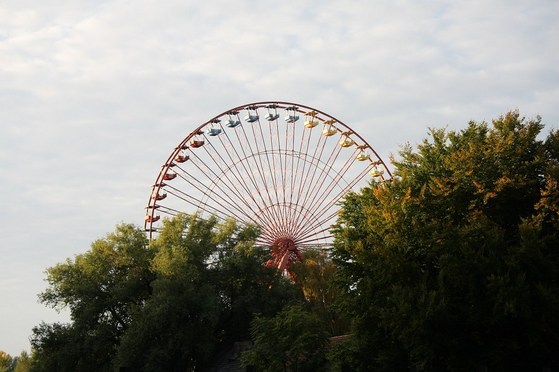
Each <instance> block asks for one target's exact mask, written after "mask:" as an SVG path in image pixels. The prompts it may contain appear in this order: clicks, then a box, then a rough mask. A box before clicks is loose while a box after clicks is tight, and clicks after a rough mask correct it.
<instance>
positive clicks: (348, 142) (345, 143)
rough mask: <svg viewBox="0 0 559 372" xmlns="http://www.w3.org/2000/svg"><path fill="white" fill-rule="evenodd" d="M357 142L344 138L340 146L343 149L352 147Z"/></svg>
mask: <svg viewBox="0 0 559 372" xmlns="http://www.w3.org/2000/svg"><path fill="white" fill-rule="evenodd" d="M354 143H355V142H354V141H353V140H352V139H351V138H349V137H348V136H345V137H344V138H342V140H341V141H340V146H342V147H349V146H352V145H353V144H354Z"/></svg>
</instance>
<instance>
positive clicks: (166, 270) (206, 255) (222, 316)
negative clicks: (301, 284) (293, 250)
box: [118, 215, 295, 371]
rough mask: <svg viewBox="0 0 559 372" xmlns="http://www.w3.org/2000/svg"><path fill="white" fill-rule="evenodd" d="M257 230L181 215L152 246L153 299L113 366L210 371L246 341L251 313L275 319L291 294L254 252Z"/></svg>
mask: <svg viewBox="0 0 559 372" xmlns="http://www.w3.org/2000/svg"><path fill="white" fill-rule="evenodd" d="M258 233H259V232H258V229H256V228H255V227H254V226H242V227H241V226H239V225H238V224H236V223H235V222H234V221H232V220H231V221H225V222H222V223H218V221H217V220H216V219H215V218H210V219H202V218H200V217H199V216H197V215H179V216H177V217H175V218H174V219H171V220H167V221H165V222H164V227H163V229H162V231H161V233H160V235H159V236H158V238H157V239H156V240H155V241H154V242H153V247H154V248H155V249H156V251H157V254H156V255H155V257H154V259H153V263H152V267H153V268H154V271H155V273H156V276H157V279H156V280H155V281H154V282H153V294H152V296H151V297H150V298H149V299H148V300H147V301H146V303H145V306H144V307H143V308H142V310H141V312H139V313H137V314H136V317H135V320H134V322H133V324H132V326H131V327H130V329H129V330H128V331H127V332H126V334H125V336H124V338H123V340H122V344H121V346H120V348H119V351H118V365H120V366H125V367H128V368H130V369H132V370H139V371H140V370H144V371H179V370H180V371H182V370H194V369H204V368H209V364H210V363H211V361H212V356H214V355H215V354H216V353H217V352H218V351H219V350H220V348H222V347H227V346H229V345H230V344H231V343H232V342H234V341H237V340H245V339H246V337H248V328H249V324H250V322H251V320H252V319H253V317H254V316H255V314H256V313H263V314H269V315H274V314H275V313H276V312H277V311H279V310H280V309H281V308H282V307H283V306H284V305H285V304H286V303H288V302H289V301H291V299H292V298H293V295H294V293H295V292H294V291H293V290H292V285H291V284H289V283H288V282H287V281H286V280H285V278H282V276H281V274H280V273H278V272H277V270H275V269H272V268H267V267H265V266H264V265H263V262H265V257H264V255H265V254H266V253H265V252H263V251H262V250H261V249H256V248H255V247H254V246H253V243H254V239H255V238H256V237H257V236H258Z"/></svg>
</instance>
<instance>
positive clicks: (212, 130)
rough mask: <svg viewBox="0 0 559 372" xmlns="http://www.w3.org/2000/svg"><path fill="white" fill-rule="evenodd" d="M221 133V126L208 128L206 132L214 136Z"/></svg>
mask: <svg viewBox="0 0 559 372" xmlns="http://www.w3.org/2000/svg"><path fill="white" fill-rule="evenodd" d="M220 133H221V129H219V128H208V130H207V131H206V134H207V135H208V136H212V137H214V136H217V135H218V134H220Z"/></svg>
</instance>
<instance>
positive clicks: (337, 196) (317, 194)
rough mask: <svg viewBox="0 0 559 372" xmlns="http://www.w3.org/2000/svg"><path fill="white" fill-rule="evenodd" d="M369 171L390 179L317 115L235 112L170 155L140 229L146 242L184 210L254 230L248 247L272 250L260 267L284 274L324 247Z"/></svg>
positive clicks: (339, 128)
mask: <svg viewBox="0 0 559 372" xmlns="http://www.w3.org/2000/svg"><path fill="white" fill-rule="evenodd" d="M266 113H267V115H266ZM247 114H248V115H247ZM245 115H247V116H246V117H245ZM241 117H242V118H243V120H241ZM299 119H301V120H300V121H299ZM317 126H322V129H321V127H318V128H317ZM355 140H358V142H360V145H356V144H355ZM348 147H351V149H349V150H353V151H348V150H346V149H345V148H348ZM342 148H344V149H343V150H342ZM371 158H374V159H375V161H374V162H373V161H372V160H371ZM358 160H359V161H367V162H366V163H362V162H357V161H358ZM373 167H374V169H375V172H373V171H372V170H371V169H372V168H373ZM369 171H370V172H371V175H372V176H379V178H378V179H379V180H380V181H381V182H382V181H384V180H385V178H384V177H383V176H382V173H380V174H378V173H377V171H379V172H383V171H384V172H386V174H387V175H388V177H391V175H390V172H389V171H388V169H387V168H386V165H385V163H384V162H383V161H382V160H381V159H380V158H379V157H378V154H377V153H376V152H375V150H374V149H373V148H372V147H370V146H369V145H368V144H367V143H366V141H365V140H364V139H363V138H362V137H361V136H359V135H358V134H356V133H355V132H353V131H352V130H351V129H350V128H349V127H348V126H347V125H345V124H343V123H342V122H340V121H339V120H337V119H336V118H334V117H332V116H330V115H328V114H326V113H324V112H321V111H318V110H315V109H312V108H310V107H308V106H304V105H295V104H292V103H288V102H279V101H276V102H257V103H253V104H249V105H243V106H238V107H236V108H233V109H231V110H229V111H225V112H224V113H222V114H220V115H217V116H215V117H214V118H213V119H211V120H209V121H207V122H205V123H203V124H201V125H199V126H198V127H196V129H195V130H194V131H192V132H191V133H190V134H189V135H188V136H187V137H185V138H184V139H183V140H182V141H181V142H180V144H179V146H178V147H175V148H174V150H173V151H172V152H171V155H170V156H169V158H168V159H167V161H166V162H165V163H164V165H163V166H162V168H161V171H160V173H159V175H158V177H157V179H156V182H155V183H154V185H153V186H152V187H151V194H150V198H149V200H148V203H147V207H146V217H145V222H144V227H145V230H146V232H148V233H149V237H150V239H151V238H152V237H153V236H155V234H159V233H160V232H159V231H160V227H161V224H162V221H160V217H161V216H175V215H177V214H180V213H185V212H186V213H190V212H191V211H193V212H196V213H198V212H199V213H201V215H202V216H204V217H205V216H207V215H213V216H215V217H216V218H218V219H227V218H235V219H237V220H238V221H239V222H240V223H243V224H256V225H258V226H259V227H260V234H259V236H258V237H257V238H256V240H255V243H256V244H257V245H259V246H265V247H268V248H270V249H271V255H272V258H271V260H270V261H268V263H267V264H268V265H270V264H275V265H276V266H277V267H279V268H280V269H282V270H283V269H287V270H289V265H290V263H292V262H293V261H296V260H300V259H301V254H300V251H301V250H302V249H305V248H307V247H320V248H321V249H327V248H329V247H331V245H332V241H333V237H332V233H331V232H330V226H331V225H332V223H333V222H334V221H335V219H336V216H337V215H338V211H339V208H340V207H339V204H338V203H339V201H340V200H341V199H342V198H343V197H344V196H345V195H346V194H347V193H349V192H351V191H352V190H356V189H357V188H358V187H360V185H364V184H365V180H364V179H365V178H366V175H367V173H368V172H369ZM173 180H174V181H173Z"/></svg>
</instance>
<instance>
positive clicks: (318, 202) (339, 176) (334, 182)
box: [309, 154, 356, 210]
mask: <svg viewBox="0 0 559 372" xmlns="http://www.w3.org/2000/svg"><path fill="white" fill-rule="evenodd" d="M355 161H356V159H355V156H353V154H352V156H351V157H350V158H348V159H347V160H346V162H345V163H344V165H343V166H342V167H341V168H340V169H339V170H338V171H337V172H336V173H335V175H333V176H331V175H330V174H329V172H324V171H323V172H322V174H324V175H325V177H324V179H321V183H323V184H325V183H326V182H327V179H326V178H327V177H330V182H328V184H327V185H326V186H324V187H323V192H322V195H321V196H320V197H319V198H318V199H317V195H314V196H313V198H312V199H311V200H310V201H309V205H311V206H312V208H313V209H314V210H319V209H320V208H321V206H322V205H323V204H325V203H327V202H328V200H329V196H330V195H331V194H332V193H333V192H334V190H335V188H336V187H338V188H342V189H343V188H344V186H341V187H340V183H342V180H343V179H344V178H343V176H344V175H345V174H346V172H347V171H348V169H349V167H350V166H351V165H352V164H353V163H354V162H355ZM346 187H347V185H346ZM334 199H336V197H334Z"/></svg>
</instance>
